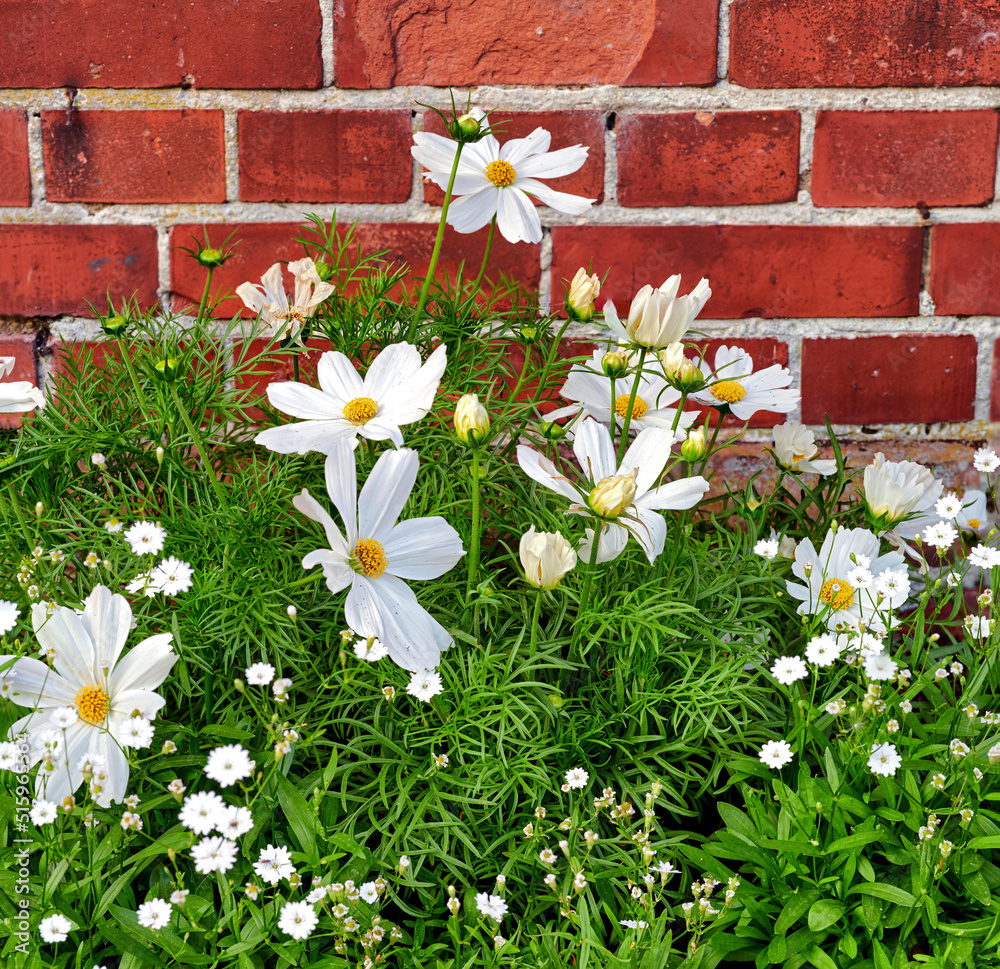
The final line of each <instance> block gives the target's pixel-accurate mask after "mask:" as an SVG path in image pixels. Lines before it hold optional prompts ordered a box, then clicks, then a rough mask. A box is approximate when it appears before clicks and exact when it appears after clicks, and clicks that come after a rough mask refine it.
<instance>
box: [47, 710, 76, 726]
mask: <svg viewBox="0 0 1000 969" xmlns="http://www.w3.org/2000/svg"><path fill="white" fill-rule="evenodd" d="M79 719H80V716H79V714H78V713H77V712H76V707H56V708H55V709H54V710H52V711H50V713H49V723H51V724H52V726H53V727H55V728H56V729H57V730H65V729H66V728H67V727H72V726H73V724H74V723H76V722H77V720H79Z"/></svg>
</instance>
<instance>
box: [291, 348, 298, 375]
mask: <svg viewBox="0 0 1000 969" xmlns="http://www.w3.org/2000/svg"><path fill="white" fill-rule="evenodd" d="M292 380H294V381H295V382H296V383H298V382H299V353H298V350H296V351H295V352H294V353H293V354H292Z"/></svg>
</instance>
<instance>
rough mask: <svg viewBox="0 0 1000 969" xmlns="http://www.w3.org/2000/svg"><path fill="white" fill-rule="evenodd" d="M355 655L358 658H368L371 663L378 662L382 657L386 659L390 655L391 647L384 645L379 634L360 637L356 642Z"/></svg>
mask: <svg viewBox="0 0 1000 969" xmlns="http://www.w3.org/2000/svg"><path fill="white" fill-rule="evenodd" d="M354 655H355V656H357V658H358V659H363V660H366V661H367V662H369V663H377V662H378V661H379V660H380V659H385V658H386V656H388V655H389V648H388V647H387V646H383V645H382V640H380V639H379V638H378V637H377V636H371V637H369V638H368V639H359V640H357V642H355V644H354Z"/></svg>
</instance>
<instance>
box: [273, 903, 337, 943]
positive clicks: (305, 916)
mask: <svg viewBox="0 0 1000 969" xmlns="http://www.w3.org/2000/svg"><path fill="white" fill-rule="evenodd" d="M317 922H319V918H318V917H317V915H316V909H315V908H314V907H313V906H312V905H310V904H309V903H308V902H287V903H286V904H285V905H283V906H282V908H281V915H280V916H278V928H279V929H281V931H282V932H284V933H285V934H286V935H290V936H291V937H292V938H293V939H298V940H300V941H301V940H302V939H308V938H309V936H310V935H312V931H313V929H315V928H316V924H317ZM344 927H345V928H347V925H346V923H345V925H344Z"/></svg>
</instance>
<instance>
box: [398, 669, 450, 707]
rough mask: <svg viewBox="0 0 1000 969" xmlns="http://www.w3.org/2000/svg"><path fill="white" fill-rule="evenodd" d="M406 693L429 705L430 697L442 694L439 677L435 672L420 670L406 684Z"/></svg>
mask: <svg viewBox="0 0 1000 969" xmlns="http://www.w3.org/2000/svg"><path fill="white" fill-rule="evenodd" d="M406 692H407V693H409V694H410V696H413V697H416V698H417V699H418V700H423V701H424V703H429V702H430V700H431V698H432V697H436V696H437V695H438V694H439V693H443V692H444V686H443V685H442V683H441V675H440V674H439V673H438V672H436V671H435V670H421V671H419V672H417V673H414V674H413V675H412V676H411V677H410V682H409V683H407V684H406Z"/></svg>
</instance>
